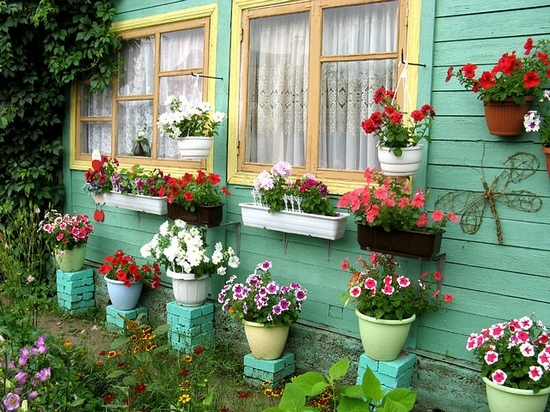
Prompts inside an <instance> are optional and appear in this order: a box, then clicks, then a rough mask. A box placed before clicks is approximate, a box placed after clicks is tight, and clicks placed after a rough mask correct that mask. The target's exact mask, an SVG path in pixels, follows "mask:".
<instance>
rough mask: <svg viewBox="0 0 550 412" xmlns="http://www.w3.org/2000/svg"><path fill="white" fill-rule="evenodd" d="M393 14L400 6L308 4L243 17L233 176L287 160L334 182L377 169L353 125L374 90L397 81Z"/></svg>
mask: <svg viewBox="0 0 550 412" xmlns="http://www.w3.org/2000/svg"><path fill="white" fill-rule="evenodd" d="M399 10H400V1H399V0H391V1H377V0H371V1H369V0H363V1H358V0H347V1H346V0H311V1H304V2H299V3H298V4H296V3H292V4H289V3H285V4H284V5H280V6H278V7H271V8H266V7H264V8H258V9H246V10H244V11H243V16H242V26H243V41H242V49H241V53H242V67H241V72H242V75H241V90H240V96H241V102H242V104H241V112H240V116H239V158H238V167H239V171H242V172H257V171H261V170H262V169H265V168H266V167H270V165H272V164H275V163H277V162H278V161H279V160H286V161H288V162H290V163H291V164H292V165H293V166H294V168H295V171H296V170H298V171H300V170H303V171H307V172H311V173H315V174H316V175H317V176H320V177H323V178H334V179H338V178H340V179H341V178H342V173H344V174H345V175H346V176H348V177H349V176H358V175H359V173H360V171H362V170H364V169H365V168H366V167H367V166H370V167H374V166H377V154H376V141H375V139H374V138H371V137H369V136H366V135H365V134H364V132H363V131H362V129H361V122H362V120H363V119H365V118H367V117H368V116H370V113H371V112H372V111H373V107H372V96H373V94H374V91H375V90H376V89H378V88H379V87H381V86H384V87H386V88H394V87H395V85H396V83H397V81H396V80H397V66H398V63H397V57H398V50H401V49H403V44H402V43H404V42H403V41H401V40H400V38H401V37H400V36H403V34H402V32H403V30H400V28H401V27H402V26H403V25H404V23H403V22H402V20H404V18H403V16H400V13H399ZM297 173H299V172H297Z"/></svg>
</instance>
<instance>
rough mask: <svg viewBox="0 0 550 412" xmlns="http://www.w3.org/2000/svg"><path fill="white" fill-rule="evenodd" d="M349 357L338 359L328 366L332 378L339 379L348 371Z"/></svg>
mask: <svg viewBox="0 0 550 412" xmlns="http://www.w3.org/2000/svg"><path fill="white" fill-rule="evenodd" d="M348 368H349V358H344V359H340V360H339V361H338V362H336V363H335V364H334V365H332V366H331V367H330V370H329V376H330V377H331V378H332V379H333V380H340V379H342V378H343V377H344V375H345V374H346V373H347V372H348Z"/></svg>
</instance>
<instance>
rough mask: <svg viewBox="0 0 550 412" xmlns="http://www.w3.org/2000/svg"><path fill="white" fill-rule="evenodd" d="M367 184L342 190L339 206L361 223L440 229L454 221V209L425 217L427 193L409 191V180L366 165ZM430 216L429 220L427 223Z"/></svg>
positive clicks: (435, 212)
mask: <svg viewBox="0 0 550 412" xmlns="http://www.w3.org/2000/svg"><path fill="white" fill-rule="evenodd" d="M364 177H365V181H366V183H367V184H366V185H365V186H363V187H360V188H357V189H354V190H352V191H351V192H347V193H344V195H342V197H341V198H340V199H339V201H338V205H337V206H338V207H342V208H347V209H348V210H349V211H350V212H351V213H353V214H354V215H355V217H356V219H357V221H358V222H359V223H361V224H363V225H368V226H372V227H381V228H383V229H384V230H385V231H386V232H389V231H390V230H392V229H405V230H419V231H430V232H442V231H443V229H444V227H445V226H446V224H447V222H448V221H453V222H456V221H457V220H458V217H457V216H456V215H455V214H454V213H446V212H443V211H441V210H434V211H433V212H432V214H431V215H430V216H429V217H428V212H427V211H426V210H424V208H425V205H426V196H427V195H426V194H425V193H424V192H423V191H422V189H421V188H418V189H417V191H416V192H414V193H412V192H411V186H410V180H409V179H407V178H404V177H395V178H390V177H387V176H385V175H384V174H383V173H380V172H377V171H376V169H374V168H373V169H371V168H367V169H365V173H364ZM430 219H431V223H430Z"/></svg>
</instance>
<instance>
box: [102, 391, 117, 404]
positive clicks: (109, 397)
mask: <svg viewBox="0 0 550 412" xmlns="http://www.w3.org/2000/svg"><path fill="white" fill-rule="evenodd" d="M115 399H116V395H115V394H114V393H108V394H107V395H105V396H104V397H103V401H104V402H105V403H111V402H113V401H114V400H115Z"/></svg>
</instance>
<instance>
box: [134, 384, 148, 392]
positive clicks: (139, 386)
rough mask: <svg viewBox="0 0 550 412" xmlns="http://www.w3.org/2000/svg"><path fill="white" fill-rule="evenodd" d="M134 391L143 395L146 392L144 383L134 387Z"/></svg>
mask: <svg viewBox="0 0 550 412" xmlns="http://www.w3.org/2000/svg"><path fill="white" fill-rule="evenodd" d="M134 390H135V391H136V393H144V392H145V391H146V390H147V386H145V384H144V383H139V384H137V385H136V387H135V389H134Z"/></svg>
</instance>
